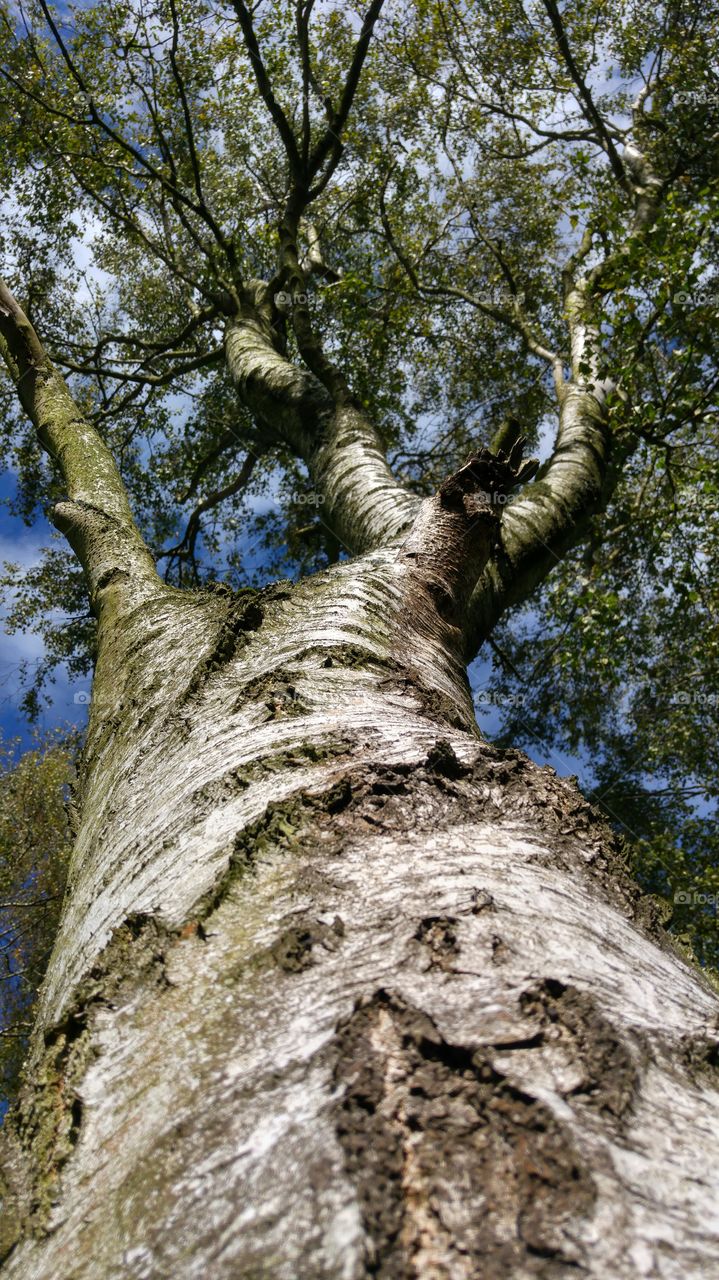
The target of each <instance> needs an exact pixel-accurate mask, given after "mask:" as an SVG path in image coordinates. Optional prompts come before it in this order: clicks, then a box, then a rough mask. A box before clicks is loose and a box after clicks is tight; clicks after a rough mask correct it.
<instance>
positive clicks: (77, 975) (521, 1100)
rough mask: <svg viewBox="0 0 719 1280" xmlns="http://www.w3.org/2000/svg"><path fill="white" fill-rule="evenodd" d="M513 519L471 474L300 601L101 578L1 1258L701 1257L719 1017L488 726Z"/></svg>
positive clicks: (420, 1273)
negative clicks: (490, 604) (67, 836)
mask: <svg viewBox="0 0 719 1280" xmlns="http://www.w3.org/2000/svg"><path fill="white" fill-rule="evenodd" d="M467 502H468V504H469V505H468V506H467V505H466V504H467ZM475 508H476V509H475ZM493 519H494V517H493V516H492V513H491V511H488V510H487V507H486V503H485V504H484V505H483V503H482V500H481V499H477V498H476V496H475V497H472V495H470V496H469V499H468V498H467V494H466V493H465V488H464V486H463V485H462V484H461V483H460V484H459V486H458V487H457V486H455V487H454V489H453V490H452V491H451V492H450V494H449V496H448V495H447V494H446V493H445V495H444V496H443V497H438V498H437V499H431V500H429V502H428V503H427V504H425V506H424V507H423V510H422V512H421V513H420V517H419V518H418V521H417V524H416V526H415V529H414V531H413V533H412V534H411V535H410V537H409V538H408V539H407V541H406V543H405V544H404V545H403V547H402V548H400V549H399V550H397V549H396V548H395V549H383V550H379V551H375V552H372V553H369V554H367V555H365V556H364V557H363V558H362V559H359V560H356V561H354V562H352V563H348V564H343V565H339V566H336V567H335V568H334V569H332V570H331V571H329V572H327V573H326V574H324V575H320V576H319V577H317V578H314V579H312V580H308V581H305V582H303V583H301V584H299V585H296V586H290V585H289V584H279V585H278V586H276V587H274V588H271V589H270V590H268V591H265V592H259V593H248V594H246V595H242V596H239V597H237V596H233V595H232V594H231V593H227V594H223V593H221V592H220V593H212V594H210V593H207V594H199V593H198V595H197V596H196V598H192V597H190V598H188V597H187V596H181V595H180V594H179V593H176V592H172V591H169V590H167V589H165V588H162V587H160V586H159V584H158V586H157V588H156V590H155V593H154V595H153V596H152V597H151V598H150V599H149V600H148V599H145V600H143V601H142V602H141V603H140V604H137V603H136V602H134V601H133V598H132V597H131V596H127V595H123V594H122V592H121V589H120V586H118V587H117V588H114V589H115V590H116V592H117V602H116V608H115V609H114V610H113V609H110V608H106V609H105V610H104V611H103V613H102V615H101V637H100V662H99V666H98V671H97V676H96V685H95V689H96V693H95V703H94V705H93V712H92V719H91V726H90V733H89V737H88V741H87V747H86V753H85V781H84V789H83V794H82V797H81V800H82V812H83V821H82V825H81V829H80V832H79V835H78V840H77V845H76V850H75V856H74V860H73V867H72V880H71V888H70V892H69V895H68V900H67V904H66V909H65V915H64V919H63V923H62V927H61V932H60V937H59V940H58V945H57V949H56V953H55V956H54V958H53V961H52V964H51V967H50V972H49V974H48V980H47V983H46V986H45V990H44V992H43V998H42V1008H41V1014H40V1020H39V1024H38V1028H37V1032H36V1036H35V1040H34V1045H33V1051H32V1057H31V1061H30V1064H29V1067H28V1073H27V1080H26V1084H25V1087H24V1091H23V1096H22V1098H21V1101H20V1105H19V1106H18V1108H17V1109H16V1112H15V1115H14V1116H13V1118H12V1119H11V1121H10V1123H9V1124H8V1126H7V1127H6V1133H5V1139H4V1142H5V1145H4V1156H3V1166H4V1180H5V1183H6V1187H5V1193H4V1199H5V1216H4V1224H5V1225H4V1247H5V1249H6V1250H8V1254H7V1258H6V1261H5V1263H4V1266H3V1268H2V1274H3V1276H6V1277H8V1278H11V1277H12V1278H16V1277H18V1278H19V1277H22V1280H56V1278H57V1277H63V1278H65V1277H72V1278H73V1280H120V1278H122V1280H128V1278H132V1280H160V1278H165V1277H167V1280H170V1277H172V1280H177V1278H178V1277H182V1278H183V1280H190V1278H191V1277H192V1278H194V1277H197V1280H200V1278H202V1280H204V1278H205V1277H207V1276H212V1277H213V1280H223V1278H225V1277H227V1280H230V1277H231V1278H232V1280H240V1278H243V1280H250V1277H252V1278H256V1277H261V1276H262V1277H268V1278H269V1277H272V1278H273V1280H296V1277H308V1278H309V1277H311V1278H312V1280H315V1278H317V1280H320V1278H326V1280H336V1278H338V1277H342V1278H346V1280H355V1278H356V1280H359V1278H360V1277H369V1276H378V1277H386V1278H387V1280H389V1278H390V1277H391V1278H392V1280H395V1278H397V1277H400V1278H404V1277H407V1278H408V1280H409V1278H410V1277H412V1278H414V1277H421V1278H422V1280H425V1278H427V1277H429V1278H432V1280H434V1278H437V1280H440V1278H442V1280H443V1278H448V1280H455V1278H463V1277H468V1278H469V1277H476V1276H482V1277H483V1280H494V1278H495V1277H496V1278H497V1280H500V1278H503V1277H507V1278H509V1277H513V1278H514V1277H530V1276H542V1277H552V1278H555V1277H557V1278H558V1277H563V1276H570V1275H571V1276H575V1275H577V1274H580V1275H581V1274H584V1275H588V1276H594V1277H597V1278H598V1280H599V1278H601V1280H605V1278H606V1277H608V1276H611V1277H617V1278H621V1277H627V1278H629V1277H635V1276H660V1277H666V1278H667V1280H669V1277H671V1278H672V1280H674V1277H676V1276H679V1275H681V1276H682V1277H685V1278H688V1277H709V1276H712V1275H714V1274H715V1265H716V1247H717V1217H716V1212H717V1211H716V1206H717V1204H718V1203H719V1173H717V1170H716V1167H715V1161H714V1149H715V1142H716V1132H717V1121H718V1120H719V1092H718V1090H717V1085H718V1083H719V1079H718V1077H717V1061H718V1050H717V1035H718V1026H719V1024H718V1023H717V1011H718V1007H719V1006H718V1002H717V999H716V997H715V996H714V995H713V993H712V992H711V991H710V990H709V989H708V988H707V987H706V986H705V984H704V982H703V980H702V979H701V977H700V976H699V974H698V973H696V972H695V971H694V970H693V969H692V968H691V967H690V966H689V965H688V964H687V963H685V962H684V960H683V959H681V958H680V957H679V956H678V955H677V954H676V953H675V952H674V951H673V950H672V949H671V947H670V946H669V945H668V944H667V943H666V942H665V941H664V940H663V939H662V936H661V931H660V929H659V928H658V926H657V925H656V924H655V923H654V921H653V919H652V915H651V912H649V911H647V910H646V909H643V907H642V902H641V900H640V899H639V896H638V893H637V890H636V889H635V887H634V886H633V885H632V884H631V882H630V881H629V880H628V879H627V878H626V876H625V873H624V870H623V867H622V863H621V857H620V853H619V851H618V850H617V848H616V847H615V845H614V843H613V840H612V838H611V837H610V835H609V833H608V832H607V830H606V829H605V828H604V826H603V825H602V823H601V822H600V821H599V820H598V819H597V818H596V816H595V815H593V813H592V812H591V811H590V809H589V808H588V806H587V805H586V803H585V802H584V801H583V800H582V798H581V797H580V795H579V793H578V792H577V790H576V788H575V786H574V785H573V783H572V782H570V781H566V780H561V779H558V778H557V777H556V776H555V775H554V774H553V773H552V772H551V771H550V770H544V769H539V768H537V767H535V766H534V765H532V764H531V763H530V762H529V761H527V760H526V759H525V758H524V757H523V756H521V755H520V754H519V753H517V752H499V751H497V750H495V749H493V748H491V747H490V746H488V745H487V744H486V743H484V742H482V741H481V739H480V738H479V735H478V733H477V730H476V726H474V722H473V717H472V711H471V700H470V697H469V691H468V688H467V685H466V679H465V677H464V672H463V668H462V665H461V662H460V660H459V652H460V650H461V644H462V633H461V628H460V627H459V626H458V623H457V618H456V617H455V616H454V614H453V610H452V608H451V607H449V605H448V601H449V602H450V603H451V600H452V598H453V591H454V588H455V586H456V579H457V576H458V574H460V570H461V565H462V563H466V561H467V558H468V557H469V558H470V559H471V558H472V557H473V558H474V564H475V570H476V571H479V568H480V566H481V563H482V556H483V555H486V554H487V548H488V546H489V544H490V543H491V539H492V536H493V533H492V530H493ZM444 520H447V521H449V522H450V524H451V536H449V537H448V538H447V540H446V543H445V546H446V547H454V548H455V549H456V551H455V554H454V555H449V554H445V555H444V557H440V556H438V555H437V554H435V552H436V548H435V549H434V550H433V546H432V537H434V536H435V535H436V531H437V528H438V526H439V525H440V524H441V522H442V521H444ZM463 522H464V523H463ZM423 530H424V532H423ZM112 589H113V588H111V590H112Z"/></svg>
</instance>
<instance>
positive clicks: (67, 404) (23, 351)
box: [0, 281, 157, 607]
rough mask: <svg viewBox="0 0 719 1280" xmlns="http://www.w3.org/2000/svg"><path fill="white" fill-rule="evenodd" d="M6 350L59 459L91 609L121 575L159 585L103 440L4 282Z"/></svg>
mask: <svg viewBox="0 0 719 1280" xmlns="http://www.w3.org/2000/svg"><path fill="white" fill-rule="evenodd" d="M0 354H1V355H2V357H3V359H4V361H5V364H6V366H7V368H8V372H9V373H10V376H11V378H12V379H13V381H14V383H15V387H16V389H17V393H18V396H19V399H20V402H21V404H22V406H23V408H24V410H25V412H26V413H27V414H28V417H29V418H30V419H31V421H32V422H33V423H34V425H35V428H36V430H37V435H38V439H39V441H40V443H41V444H42V446H43V448H44V449H45V450H46V451H47V453H48V454H49V455H50V456H51V458H52V459H53V460H54V461H55V462H56V464H57V466H58V468H59V470H60V473H61V475H62V478H63V480H64V483H65V486H66V488H67V493H68V497H69V501H67V502H60V503H58V504H57V505H56V506H55V507H54V508H53V511H52V513H51V514H52V518H53V521H54V523H55V524H56V525H57V527H58V528H59V529H60V530H61V531H62V532H63V533H64V534H65V535H66V537H67V539H68V541H69V542H70V544H71V546H72V547H73V550H74V551H75V552H76V554H77V556H78V558H79V559H80V561H81V563H82V565H83V568H84V569H85V572H86V575H87V578H88V584H89V587H90V595H91V599H92V601H93V607H97V605H98V603H99V601H98V593H99V592H100V591H101V590H102V588H103V587H104V586H108V585H110V584H111V583H112V582H116V581H119V580H120V577H121V578H122V579H123V580H125V581H129V580H130V579H132V580H133V581H141V582H143V583H144V584H148V583H152V584H156V583H157V575H156V572H155V565H154V561H153V559H152V556H151V555H150V553H149V551H148V549H147V547H146V546H145V544H144V542H143V540H142V538H141V536H140V534H139V532H138V529H137V527H136V525H135V522H134V520H133V516H132V512H131V510H130V504H129V502H128V498H127V492H126V490H125V486H124V484H123V482H122V479H121V477H120V473H119V471H118V469H117V466H116V464H115V461H114V459H113V457H112V454H111V453H110V451H109V449H108V448H107V446H106V445H105V443H104V441H103V440H102V439H101V437H100V436H99V435H98V433H97V432H96V431H95V429H94V427H92V426H91V425H90V423H89V422H88V421H87V419H86V418H84V417H83V415H82V414H81V412H80V410H79V409H78V407H77V405H76V404H75V401H74V400H73V398H72V396H71V394H70V392H69V390H68V388H67V385H66V383H65V380H64V379H63V377H62V376H61V374H59V373H58V371H57V370H56V369H55V368H54V367H53V365H52V363H51V361H50V359H49V357H48V356H47V353H46V351H45V349H44V347H43V345H42V343H41V342H40V339H39V338H38V336H37V334H36V332H35V330H34V329H33V327H32V325H31V324H30V321H29V320H28V319H27V316H26V315H25V314H24V312H23V311H22V309H21V308H20V306H19V305H18V303H17V302H16V300H15V298H14V297H13V295H12V294H11V292H10V290H9V289H8V288H7V286H6V285H5V284H4V283H3V282H1V281H0Z"/></svg>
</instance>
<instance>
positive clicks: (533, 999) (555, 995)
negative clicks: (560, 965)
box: [520, 978, 639, 1119]
mask: <svg viewBox="0 0 719 1280" xmlns="http://www.w3.org/2000/svg"><path fill="white" fill-rule="evenodd" d="M520 1003H521V1006H522V1012H523V1013H524V1014H525V1015H527V1014H528V1015H529V1016H534V1017H538V1018H539V1021H540V1023H541V1025H542V1029H543V1033H544V1037H545V1039H546V1038H548V1036H550V1035H551V1038H552V1039H553V1041H554V1042H555V1044H557V1045H558V1046H559V1047H564V1048H565V1050H566V1053H567V1057H568V1058H569V1059H570V1060H571V1062H572V1063H573V1064H574V1065H575V1066H576V1065H579V1066H580V1067H581V1079H580V1080H579V1082H578V1083H576V1084H574V1085H573V1087H572V1088H571V1089H570V1090H569V1091H568V1094H567V1096H568V1097H572V1098H578V1099H580V1100H581V1101H582V1102H585V1103H586V1104H587V1105H589V1106H591V1107H594V1108H596V1110H598V1111H601V1112H605V1113H609V1114H610V1115H612V1116H615V1117H616V1118H617V1119H621V1118H623V1117H624V1116H625V1115H626V1114H627V1113H628V1112H629V1111H630V1110H631V1107H632V1103H633V1101H634V1098H635V1097H636V1094H637V1091H638V1089H639V1067H638V1064H637V1062H636V1061H635V1057H634V1056H633V1053H632V1050H631V1049H630V1047H629V1046H628V1045H627V1043H626V1037H625V1038H622V1037H621V1036H620V1035H619V1033H618V1031H617V1030H616V1028H615V1027H613V1026H612V1024H611V1022H610V1021H609V1020H608V1019H607V1018H606V1017H605V1016H604V1014H603V1013H601V1011H600V1010H599V1009H598V1008H597V1006H596V1003H595V1001H594V999H593V998H592V996H591V995H590V994H589V993H588V992H586V991H579V990H577V988H576V987H572V986H565V985H564V983H562V982H557V981H556V980H555V979H552V978H548V979H546V980H545V981H544V982H542V983H540V985H539V986H537V987H534V988H533V989H532V990H531V991H526V992H524V994H523V996H522V998H521V1001H520Z"/></svg>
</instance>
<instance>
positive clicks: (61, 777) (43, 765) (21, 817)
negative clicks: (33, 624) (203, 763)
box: [0, 735, 73, 1098]
mask: <svg viewBox="0 0 719 1280" xmlns="http://www.w3.org/2000/svg"><path fill="white" fill-rule="evenodd" d="M0 761H1V767H2V773H1V774H0V791H1V793H2V809H1V810H0V897H1V898H2V906H1V907H0V920H1V923H0V955H1V956H2V974H1V975H0V980H1V982H2V986H0V1026H1V1027H2V1030H0V1072H1V1073H2V1095H3V1098H7V1097H8V1096H12V1095H13V1094H14V1093H15V1091H16V1089H17V1082H18V1076H19V1073H20V1068H21V1066H22V1061H23V1058H24V1056H25V1050H26V1049H27V1043H28V1033H29V1031H30V1029H31V1027H32V1017H33V1008H34V1004H35V1000H36V997H37V991H38V988H39V986H40V983H41V981H42V978H43V975H44V973H45V967H46V965H47V960H48V956H49V954H50V951H51V949H52V944H53V941H54V938H55V934H56V933H57V924H58V920H59V917H60V904H61V901H62V895H63V891H64V888H65V880H66V876H67V860H68V857H69V853H70V849H71V846H72V837H71V834H70V829H69V826H68V819H67V814H66V811H65V801H66V798H67V792H68V787H69V784H70V782H71V780H72V776H73V770H72V743H71V742H69V741H66V740H63V738H62V737H61V736H59V735H57V736H54V737H51V738H50V739H49V740H47V741H44V742H42V741H41V742H39V743H38V745H37V746H36V747H34V748H33V749H32V750H30V751H26V752H25V753H24V754H23V755H22V757H21V758H20V759H18V758H17V744H16V743H12V742H10V743H7V744H5V743H3V745H2V754H1V756H0Z"/></svg>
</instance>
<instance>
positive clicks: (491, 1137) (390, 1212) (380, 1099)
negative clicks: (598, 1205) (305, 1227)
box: [335, 991, 595, 1280]
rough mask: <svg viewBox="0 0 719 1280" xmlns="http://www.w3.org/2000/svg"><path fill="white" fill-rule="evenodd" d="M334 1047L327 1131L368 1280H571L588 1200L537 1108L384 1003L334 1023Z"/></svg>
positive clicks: (574, 1155)
mask: <svg viewBox="0 0 719 1280" xmlns="http://www.w3.org/2000/svg"><path fill="white" fill-rule="evenodd" d="M335 1044H336V1052H337V1058H336V1066H335V1080H336V1083H337V1085H338V1086H339V1087H340V1088H341V1090H342V1097H341V1100H340V1101H339V1103H338V1104H337V1112H336V1127H337V1133H338V1136H339V1139H340V1142H341V1144H342V1147H343V1149H344V1153H345V1159H346V1165H347V1171H348V1174H349V1176H350V1178H351V1179H352V1181H353V1183H354V1185H355V1187H356V1189H357V1194H358V1197H359V1202H360V1206H361V1212H362V1216H363V1220H364V1225H365V1229H366V1232H367V1237H368V1241H369V1244H368V1251H367V1258H366V1268H367V1271H366V1273H367V1275H368V1276H376V1277H381V1278H382V1280H420V1278H421V1280H426V1278H428V1277H432V1280H465V1278H466V1280H475V1278H476V1277H478V1276H481V1277H482V1280H509V1278H510V1277H513V1276H515V1275H517V1274H520V1273H521V1274H522V1275H536V1276H542V1277H547V1278H548V1277H553V1278H554V1277H556V1278H559V1277H564V1276H568V1275H570V1274H571V1275H573V1276H576V1274H577V1269H578V1268H579V1269H581V1267H582V1249H581V1246H580V1245H579V1244H578V1243H577V1240H576V1239H575V1238H574V1235H573V1227H574V1225H575V1224H577V1223H578V1222H579V1221H580V1220H581V1219H583V1218H585V1217H586V1216H587V1215H588V1214H589V1213H590V1212H591V1211H592V1207H593V1204H594V1200H595V1189H594V1185H593V1183H592V1180H591V1178H590V1176H589V1174H588V1172H587V1171H586V1169H585V1168H584V1166H583V1164H582V1161H581V1159H580V1156H579V1154H578V1152H577V1151H575V1149H574V1147H573V1146H572V1143H571V1140H570V1138H569V1135H568V1134H567V1133H566V1132H565V1131H564V1129H563V1128H562V1126H561V1125H560V1123H559V1122H558V1121H557V1120H556V1119H555V1117H554V1116H553V1115H552V1113H551V1111H549V1109H548V1108H547V1107H546V1106H545V1105H544V1104H543V1103H541V1102H539V1101H537V1099H535V1098H533V1097H531V1096H529V1095H528V1094H527V1093H524V1092H522V1091H521V1090H519V1089H517V1088H515V1087H514V1086H513V1085H511V1084H510V1083H509V1081H508V1080H507V1078H506V1077H505V1076H503V1075H502V1074H501V1073H500V1072H498V1071H496V1070H495V1069H494V1068H493V1067H492V1066H491V1064H490V1062H489V1060H488V1058H487V1056H486V1055H485V1053H484V1052H483V1051H480V1052H477V1051H475V1050H473V1049H471V1048H465V1047H463V1046H458V1045H450V1044H448V1043H446V1041H444V1040H443V1039H442V1037H441V1036H440V1034H439V1033H438V1031H437V1029H436V1027H435V1026H434V1024H433V1022H432V1021H431V1020H430V1019H429V1018H428V1017H426V1015H425V1014H423V1013H422V1012H421V1011H419V1010H417V1009H415V1008H412V1007H410V1006H408V1005H406V1004H405V1003H404V1002H403V1001H402V1000H400V999H399V998H397V997H396V996H393V995H390V994H388V993H386V992H384V991H381V992H378V993H377V994H376V995H375V996H374V997H373V998H372V999H370V1000H368V1001H367V1002H366V1003H364V1004H362V1005H360V1006H358V1007H357V1008H356V1009H355V1011H354V1012H353V1013H352V1014H351V1015H350V1016H349V1017H348V1018H347V1019H346V1020H345V1021H344V1022H342V1023H341V1024H340V1026H339V1027H338V1029H337V1034H336V1041H335Z"/></svg>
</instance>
